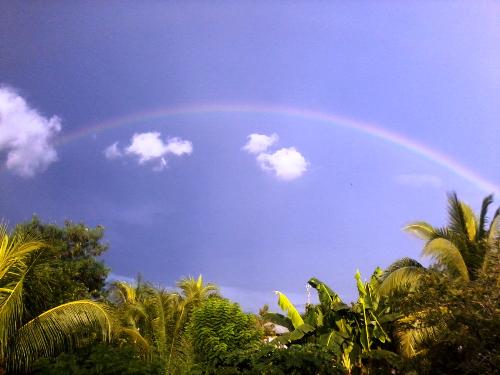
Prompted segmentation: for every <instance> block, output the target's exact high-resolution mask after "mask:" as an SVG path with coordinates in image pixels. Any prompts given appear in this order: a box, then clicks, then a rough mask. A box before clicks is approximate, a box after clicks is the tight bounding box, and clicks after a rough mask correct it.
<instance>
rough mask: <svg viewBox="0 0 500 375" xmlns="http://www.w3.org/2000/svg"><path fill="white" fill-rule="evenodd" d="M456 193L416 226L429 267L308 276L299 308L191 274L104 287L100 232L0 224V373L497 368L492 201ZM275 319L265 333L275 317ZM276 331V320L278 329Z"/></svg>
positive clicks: (496, 221) (408, 263) (498, 222)
mask: <svg viewBox="0 0 500 375" xmlns="http://www.w3.org/2000/svg"><path fill="white" fill-rule="evenodd" d="M492 202H493V199H492V197H491V196H489V197H487V198H485V199H484V201H483V204H482V208H481V211H480V213H479V215H476V214H475V213H474V212H473V210H472V209H471V208H470V207H469V206H468V205H466V204H465V203H464V202H462V201H460V200H459V199H458V198H457V196H456V195H455V194H450V195H449V199H448V214H449V222H448V223H447V225H446V226H443V227H439V228H436V227H433V226H431V225H430V224H428V223H426V222H416V223H413V224H410V225H408V226H407V227H405V230H407V231H409V232H411V233H414V234H416V235H417V236H419V237H420V238H422V239H423V240H424V245H423V251H422V254H423V255H424V256H428V257H430V258H431V259H432V263H431V265H430V266H429V267H424V266H423V265H421V264H420V263H419V262H418V261H416V260H413V259H409V258H403V259H400V260H396V261H395V262H394V263H393V264H392V265H391V266H389V267H388V268H387V269H386V270H381V269H379V268H377V269H376V270H375V271H374V272H373V274H372V276H371V278H370V279H369V280H368V281H367V282H363V281H362V277H361V275H360V274H359V272H357V273H356V274H355V276H354V279H353V281H355V282H356V285H357V289H358V299H357V300H356V301H355V302H353V303H350V304H349V303H346V302H344V301H342V299H341V298H340V296H339V295H338V294H337V293H335V291H334V290H332V289H331V288H330V287H329V286H327V285H326V284H325V283H323V282H321V281H320V280H318V279H316V278H314V277H313V278H311V279H310V280H309V281H308V283H309V285H310V286H311V288H313V289H314V290H315V291H316V292H317V294H318V298H319V303H317V304H309V305H307V306H306V310H305V311H304V312H300V311H298V310H297V309H296V308H295V306H294V305H293V303H292V301H290V300H289V299H288V298H287V296H286V295H284V294H282V293H280V292H277V296H278V304H277V307H279V310H280V312H269V308H268V307H267V306H266V307H264V308H263V309H261V311H260V313H259V314H249V313H244V312H243V311H242V310H241V308H240V307H239V306H238V305H237V304H235V303H233V302H231V301H229V300H227V299H225V298H224V297H223V296H221V294H220V293H219V291H218V288H217V287H216V286H215V285H213V284H210V283H205V282H204V281H203V279H202V277H201V276H199V277H198V278H191V277H188V278H184V279H181V280H179V281H178V283H177V286H176V288H175V289H174V290H167V289H165V288H162V287H160V286H155V285H153V284H151V283H148V282H145V281H143V280H142V279H141V278H138V279H137V281H136V282H135V283H126V282H123V281H118V282H113V283H111V284H107V283H106V278H107V275H108V272H109V269H108V268H106V267H105V266H104V264H103V263H102V262H101V261H100V260H99V256H100V255H101V254H102V253H103V252H104V251H106V250H107V246H106V245H105V244H103V242H102V239H103V228H101V227H96V228H88V227H87V226H85V225H84V224H74V223H70V222H67V223H65V225H64V226H63V227H58V226H56V225H52V224H45V223H43V222H41V221H40V220H39V219H38V218H36V217H35V218H33V219H32V220H31V221H30V222H27V223H22V224H19V225H17V226H16V227H15V228H14V229H13V230H12V231H10V232H9V231H8V230H7V229H6V227H5V226H2V227H1V228H0V374H4V373H7V374H16V373H33V374H79V375H80V374H81V375H84V374H398V373H399V374H412V373H413V374H415V373H419V374H420V373H422V374H426V373H446V374H449V373H453V374H483V373H496V372H498V370H497V369H498V368H500V354H499V351H498V342H500V340H499V338H498V333H499V332H500V319H499V312H500V306H499V301H500V298H499V297H500V295H499V286H500V263H499V250H500V210H496V211H495V212H494V213H493V215H492V217H491V219H490V220H488V217H487V214H488V209H489V207H490V206H491V204H492ZM276 326H281V327H284V328H286V331H287V332H286V333H283V334H276V333H275V332H276V331H275V329H274V328H275V327H276ZM281 331H283V330H281Z"/></svg>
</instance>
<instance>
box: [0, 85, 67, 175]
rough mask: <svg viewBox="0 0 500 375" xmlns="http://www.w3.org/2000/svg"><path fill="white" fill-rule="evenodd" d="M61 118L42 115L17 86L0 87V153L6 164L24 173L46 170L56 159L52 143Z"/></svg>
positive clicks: (31, 173)
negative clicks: (27, 100) (4, 156)
mask: <svg viewBox="0 0 500 375" xmlns="http://www.w3.org/2000/svg"><path fill="white" fill-rule="evenodd" d="M60 131H61V120H60V119H59V118H58V117H57V116H53V117H50V118H47V117H44V116H42V115H40V114H39V113H38V112H37V111H36V110H35V109H33V108H31V107H30V106H29V105H28V104H27V103H26V101H25V100H24V99H23V98H22V97H21V96H19V95H18V94H17V93H16V92H15V91H14V90H12V89H10V88H7V87H0V155H3V153H6V159H5V166H6V167H7V169H8V170H10V171H12V172H14V173H15V174H17V175H20V176H23V177H32V176H34V175H35V174H36V173H39V172H43V171H44V170H45V169H47V167H48V166H49V165H50V164H52V163H53V162H55V161H56V160H57V152H56V150H55V148H54V145H53V140H54V137H55V135H56V134H57V133H58V132H60Z"/></svg>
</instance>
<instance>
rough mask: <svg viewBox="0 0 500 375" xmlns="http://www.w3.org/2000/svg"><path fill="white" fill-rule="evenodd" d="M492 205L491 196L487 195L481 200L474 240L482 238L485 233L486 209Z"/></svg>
mask: <svg viewBox="0 0 500 375" xmlns="http://www.w3.org/2000/svg"><path fill="white" fill-rule="evenodd" d="M492 203H493V194H491V195H488V196H487V197H486V198H484V199H483V203H482V204H481V212H480V214H479V225H478V232H477V237H476V240H478V239H481V238H483V236H484V234H485V233H486V223H487V221H488V218H487V216H486V215H487V214H488V207H489V206H490V204H492Z"/></svg>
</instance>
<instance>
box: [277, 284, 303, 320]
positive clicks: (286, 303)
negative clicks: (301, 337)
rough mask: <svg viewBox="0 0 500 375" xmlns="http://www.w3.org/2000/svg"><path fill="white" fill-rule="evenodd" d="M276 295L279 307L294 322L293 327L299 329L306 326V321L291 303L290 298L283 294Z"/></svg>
mask: <svg viewBox="0 0 500 375" xmlns="http://www.w3.org/2000/svg"><path fill="white" fill-rule="evenodd" d="M275 293H276V295H277V296H278V306H279V307H280V308H281V310H283V311H284V312H285V313H286V314H287V316H288V318H290V320H291V321H292V324H293V327H294V328H298V327H300V326H301V325H303V324H304V320H303V319H302V317H301V316H300V314H299V312H298V311H297V309H296V308H295V306H294V305H293V304H292V303H291V302H290V300H289V299H288V297H287V296H286V295H284V294H283V293H281V292H278V291H276V292H275Z"/></svg>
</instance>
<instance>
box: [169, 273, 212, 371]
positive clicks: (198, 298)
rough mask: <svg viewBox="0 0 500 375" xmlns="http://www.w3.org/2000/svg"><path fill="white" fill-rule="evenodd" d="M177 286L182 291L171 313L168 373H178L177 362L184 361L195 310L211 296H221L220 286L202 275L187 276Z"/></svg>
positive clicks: (177, 295)
mask: <svg viewBox="0 0 500 375" xmlns="http://www.w3.org/2000/svg"><path fill="white" fill-rule="evenodd" d="M177 287H178V288H179V289H180V291H181V293H180V294H176V298H175V299H172V303H173V306H174V309H173V310H172V312H173V314H172V315H171V319H170V322H171V323H172V330H171V334H170V335H169V337H168V340H169V341H170V345H169V346H170V350H169V355H168V360H167V370H166V373H167V374H172V373H176V372H177V370H176V368H178V367H179V365H178V364H177V363H176V362H178V360H179V359H180V360H181V361H180V362H182V359H183V357H185V350H183V349H185V347H186V345H187V343H186V342H185V336H184V332H185V330H186V327H187V324H188V323H189V319H190V317H191V314H192V312H193V310H194V309H195V308H197V307H199V306H201V304H202V303H203V302H204V301H205V300H207V299H208V298H211V297H216V296H219V292H218V291H219V288H218V287H217V286H216V285H215V284H211V283H208V284H204V283H203V278H202V276H201V275H199V276H198V278H197V279H195V278H194V277H191V276H190V277H187V278H184V279H181V280H179V281H178V282H177Z"/></svg>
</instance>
